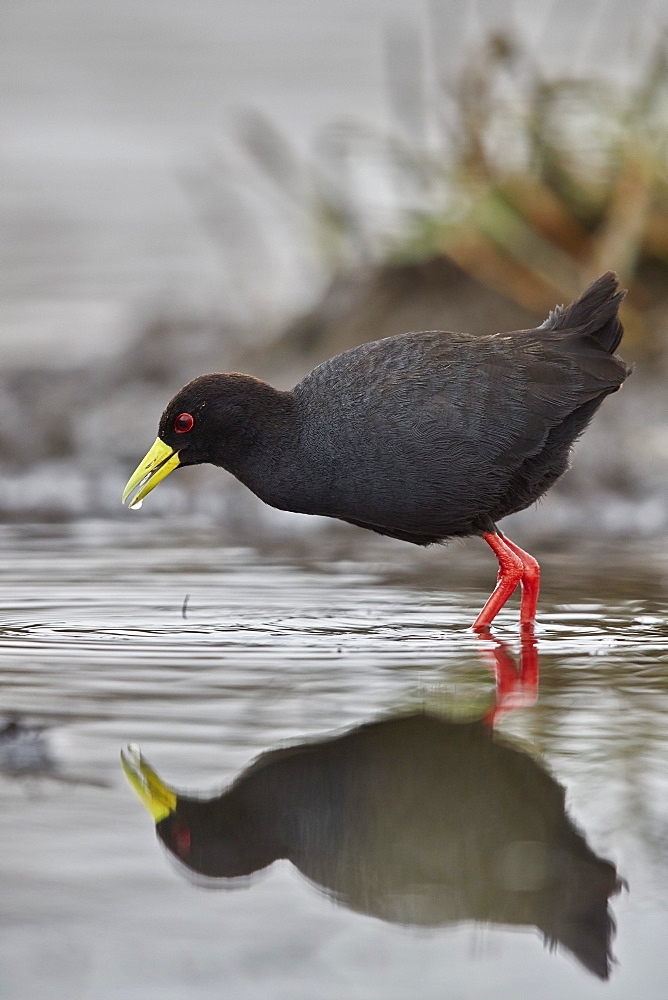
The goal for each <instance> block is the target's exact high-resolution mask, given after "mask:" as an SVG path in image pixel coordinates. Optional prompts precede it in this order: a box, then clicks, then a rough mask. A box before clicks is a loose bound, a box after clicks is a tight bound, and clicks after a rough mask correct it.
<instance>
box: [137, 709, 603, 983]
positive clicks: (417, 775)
mask: <svg viewBox="0 0 668 1000" xmlns="http://www.w3.org/2000/svg"><path fill="white" fill-rule="evenodd" d="M123 764H124V768H125V771H126V774H127V775H128V778H129V779H130V782H131V783H132V785H133V787H134V788H135V789H136V791H137V792H138V794H139V796H140V798H141V799H142V801H143V803H144V805H145V806H146V807H147V808H148V810H149V811H150V812H151V815H152V816H153V818H154V819H155V821H156V830H157V833H158V836H159V837H160V839H161V840H162V841H163V842H164V843H165V844H166V846H167V847H168V848H169V850H170V851H172V852H173V853H174V854H175V855H176V856H178V857H179V858H180V859H181V860H182V861H183V862H184V863H185V864H186V865H187V866H188V867H189V868H190V869H192V870H193V871H195V872H198V873H200V874H203V875H208V876H213V877H216V878H221V879H222V878H229V877H234V876H240V875H249V874H250V873H252V872H255V871H257V870H258V869H261V868H264V867H266V866H267V865H269V864H271V863H272V862H273V861H275V860H276V859H278V858H287V859H289V860H290V861H291V862H292V863H293V864H294V865H295V866H296V867H297V868H298V869H299V870H300V871H301V872H302V873H303V874H304V875H305V876H306V877H307V878H309V879H310V880H311V881H312V882H313V883H315V884H316V885H317V886H319V887H321V888H322V889H324V890H325V891H326V892H327V893H328V894H329V895H331V896H332V897H333V898H335V899H336V900H337V901H339V902H340V903H343V904H345V905H346V906H348V907H350V908H351V909H355V910H359V911H362V912H364V913H367V914H370V915H372V916H376V917H380V918H381V919H383V920H387V921H392V922H398V923H402V924H412V925H421V926H436V925H442V924H448V923H453V922H458V921H463V920H477V921H485V922H490V923H495V924H508V925H516V926H534V927H536V928H538V930H539V931H540V932H541V933H542V935H543V937H544V939H545V941H546V943H549V944H550V945H553V946H554V945H562V946H564V947H565V948H567V949H568V950H569V951H571V952H572V953H573V954H574V955H575V956H576V958H578V959H579V961H580V962H582V963H583V964H584V965H585V966H586V967H587V968H588V969H590V970H591V971H592V972H594V973H595V974H596V975H597V976H600V977H601V978H607V976H608V975H609V971H610V964H611V955H610V941H611V937H612V932H613V919H612V916H611V914H610V912H609V909H608V898H609V897H610V896H611V895H612V894H613V893H614V892H615V891H616V890H617V888H618V880H617V876H616V872H615V868H614V866H613V865H612V864H611V863H610V862H609V861H604V860H603V859H601V858H599V857H597V856H596V855H595V854H594V853H593V852H592V851H591V850H590V848H589V847H588V846H587V844H586V842H585V839H584V837H583V836H582V835H581V834H580V833H579V832H578V831H577V830H576V829H575V827H574V826H573V824H572V823H571V822H570V820H569V819H568V817H567V815H566V812H565V805H564V791H563V789H562V788H561V786H560V785H558V784H557V782H556V781H554V779H553V778H551V777H550V776H549V775H548V774H547V773H546V771H545V770H544V769H543V768H542V767H541V766H540V765H539V764H538V763H536V761H535V760H534V759H533V758H532V757H530V756H529V755H528V754H527V753H525V752H523V751H521V750H518V749H516V748H515V747H513V746H510V745H508V744H507V743H505V742H502V741H500V740H498V739H497V738H496V737H495V735H494V733H493V731H492V730H491V728H490V727H489V726H486V725H484V724H483V723H481V722H475V723H454V722H447V721H444V720H443V719H441V718H439V717H436V716H432V715H429V714H422V713H419V714H413V715H408V716H405V717H399V718H394V719H389V720H384V721H379V722H372V723H369V724H366V725H363V726H360V727H359V728H357V729H353V730H351V731H349V732H347V733H344V734H343V735H339V736H334V737H329V738H326V739H322V740H317V741H313V742H308V743H305V744H303V745H301V746H295V747H291V748H288V749H279V750H275V751H271V752H268V753H265V754H263V755H262V756H261V757H260V758H259V759H258V760H257V761H255V763H253V764H252V765H251V766H250V767H249V768H248V769H247V770H246V771H244V772H243V773H242V774H241V775H240V776H239V777H238V778H237V780H236V781H235V782H234V783H233V784H232V785H231V787H229V788H228V789H227V790H226V791H224V792H223V793H222V794H220V795H216V796H215V797H213V798H211V799H208V800H207V799H197V798H194V797H190V796H188V795H181V794H179V793H177V792H175V791H173V790H172V789H170V788H169V787H168V786H167V785H165V784H164V783H163V782H162V781H161V780H160V778H158V776H157V775H156V774H155V772H154V771H153V770H152V769H151V768H150V767H149V765H148V764H147V763H146V761H145V760H144V759H143V758H142V756H141V754H140V753H139V752H138V751H137V750H136V749H132V748H131V749H129V750H128V752H127V754H124V755H123Z"/></svg>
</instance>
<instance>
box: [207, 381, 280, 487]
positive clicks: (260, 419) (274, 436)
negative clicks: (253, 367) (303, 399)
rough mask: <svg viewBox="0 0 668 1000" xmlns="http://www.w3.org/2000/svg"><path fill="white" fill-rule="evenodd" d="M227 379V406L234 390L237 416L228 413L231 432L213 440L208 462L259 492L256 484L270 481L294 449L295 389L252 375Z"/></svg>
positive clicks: (227, 418)
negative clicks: (290, 390) (280, 386)
mask: <svg viewBox="0 0 668 1000" xmlns="http://www.w3.org/2000/svg"><path fill="white" fill-rule="evenodd" d="M226 379H227V380H228V382H229V384H227V385H226V406H228V407H229V404H230V398H231V396H232V394H233V393H234V416H233V418H232V419H230V413H229V412H228V413H227V414H226V419H225V423H226V425H227V427H228V433H226V434H225V435H223V436H222V437H221V438H220V439H219V440H218V441H217V442H216V441H214V442H213V443H212V446H211V454H210V458H209V461H210V462H211V463H212V464H213V465H218V466H220V467H221V468H223V469H226V470H227V471H228V472H231V473H232V474H233V475H234V476H236V477H237V479H240V480H241V481H242V482H243V483H245V484H246V485H247V486H249V487H250V489H252V490H253V491H254V492H256V493H257V492H259V491H258V489H257V488H256V487H257V484H258V483H259V482H262V481H264V482H266V483H271V481H272V479H275V478H276V474H277V472H278V471H279V470H280V468H281V466H282V460H284V458H285V456H286V454H289V452H290V451H291V450H294V448H295V442H296V439H297V437H298V429H297V424H298V419H297V403H296V400H295V398H294V395H293V394H292V392H283V391H281V390H280V389H276V388H274V386H272V385H269V383H268V382H263V381H262V380H261V379H256V378H253V377H252V376H250V375H234V376H226ZM232 380H234V381H232ZM270 502H271V501H270Z"/></svg>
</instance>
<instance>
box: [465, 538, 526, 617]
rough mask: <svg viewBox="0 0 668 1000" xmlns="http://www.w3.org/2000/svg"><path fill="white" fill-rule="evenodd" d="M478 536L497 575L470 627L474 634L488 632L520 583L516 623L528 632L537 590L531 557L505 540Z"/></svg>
mask: <svg viewBox="0 0 668 1000" xmlns="http://www.w3.org/2000/svg"><path fill="white" fill-rule="evenodd" d="M482 537H483V538H484V539H485V541H486V542H487V544H488V545H489V546H490V548H491V549H493V551H494V553H495V554H496V558H497V559H498V560H499V575H498V578H497V584H496V587H495V588H494V592H493V593H492V596H491V597H490V598H489V600H488V601H487V603H486V604H485V607H484V608H483V609H482V611H481V612H480V614H479V615H478V617H477V618H476V620H475V622H474V623H473V628H474V629H475V630H476V631H478V632H481V631H483V630H484V629H488V628H489V626H490V625H491V623H492V621H493V620H494V618H496V616H497V615H498V613H499V611H500V610H501V608H502V607H503V606H504V604H505V603H506V601H507V600H508V598H509V597H511V596H512V594H514V592H515V590H516V588H517V584H518V583H520V582H521V584H522V603H521V606H520V623H521V625H522V630H523V631H528V632H532V631H533V626H534V621H535V619H536V605H537V603H538V591H539V589H540V566H539V565H538V563H537V562H536V560H535V559H534V557H533V556H531V555H529V553H528V552H525V551H524V549H521V548H520V547H519V545H515V543H514V542H511V541H510V539H509V538H506V537H505V536H503V535H500V534H497V533H496V532H487V533H486V534H484V535H483V536H482Z"/></svg>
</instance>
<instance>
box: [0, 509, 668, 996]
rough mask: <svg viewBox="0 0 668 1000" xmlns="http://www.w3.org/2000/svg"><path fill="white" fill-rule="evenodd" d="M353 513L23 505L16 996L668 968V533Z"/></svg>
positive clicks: (287, 991)
mask: <svg viewBox="0 0 668 1000" xmlns="http://www.w3.org/2000/svg"><path fill="white" fill-rule="evenodd" d="M341 537H342V538H343V541H341V538H339V536H333V537H331V538H330V537H323V538H319V537H316V536H312V537H310V538H307V539H306V540H305V541H304V540H301V541H300V542H299V544H297V543H296V542H295V541H294V540H293V542H290V543H284V544H280V545H268V544H264V545H262V546H260V547H257V546H251V545H249V544H245V543H244V544H242V543H241V541H237V543H236V544H230V543H229V541H228V542H227V543H225V544H223V543H222V542H221V539H220V536H218V535H217V533H216V532H215V531H214V530H213V529H212V528H211V527H206V526H197V527H195V528H192V529H191V530H189V531H188V532H185V531H183V530H182V529H181V528H180V527H179V526H178V525H175V524H172V523H170V522H168V521H156V520H151V519H150V518H144V517H143V515H138V516H137V517H136V518H135V519H134V520H133V521H132V522H128V523H127V524H122V525H121V524H102V523H84V524H79V525H75V526H66V527H63V526H41V527H35V526H20V527H16V526H14V527H11V528H5V529H4V530H3V531H2V532H1V533H0V556H1V559H2V580H1V581H0V587H1V589H2V600H1V607H2V612H1V618H0V642H1V643H2V654H1V655H2V660H1V666H0V715H1V716H2V719H0V816H1V820H0V870H1V873H2V875H1V878H2V886H3V890H2V906H1V909H0V920H1V926H2V934H1V935H0V995H1V996H2V997H3V1000H15V998H16V1000H18V998H21V1000H24V998H26V997H40V998H51V997H53V998H60V997H63V998H64V997H67V998H73V1000H76V998H85V1000H88V998H91V1000H93V998H94V1000H106V998H112V997H113V998H117V997H122V998H141V1000H144V998H147V1000H153V998H156V1000H157V998H161V1000H164V998H183V997H188V998H200V997H201V998H208V997H214V996H215V997H234V998H235V1000H244V998H246V997H248V998H251V997H253V998H255V997H258V996H262V997H267V998H271V1000H273V998H281V1000H282V998H285V1000H301V998H303V1000H320V998H323V1000H329V998H332V1000H340V998H343V997H345V998H359V1000H374V998H379V1000H380V998H383V1000H395V998H396V1000H406V998H425V1000H426V998H432V997H433V998H436V997H438V998H442V997H445V996H448V997H453V998H456V1000H459V998H468V997H471V998H476V1000H477V998H485V997H509V998H510V997H512V998H517V997H527V998H528V997H535V996H539V995H540V996H542V997H546V998H563V997H564V996H569V997H573V998H587V997H598V996H601V995H604V994H605V995H607V996H609V997H615V998H617V997H630V996H632V995H638V996H642V997H646V998H654V997H656V998H659V997H663V996H665V982H666V976H667V975H668V954H667V953H666V947H665V941H666V934H667V932H668V912H667V906H666V898H667V890H668V832H667V831H668V795H667V794H666V793H667V791H668V781H667V777H668V727H667V726H666V719H667V718H668V676H667V674H668V624H667V616H666V612H667V609H668V549H667V548H666V546H665V545H663V547H661V548H659V551H657V546H651V545H648V544H643V545H642V546H636V547H633V546H627V547H626V548H625V550H624V551H623V553H621V554H616V553H613V552H612V551H611V550H610V549H609V548H608V549H606V550H603V549H594V548H591V549H590V548H588V547H586V548H584V549H581V550H580V551H578V552H574V553H571V554H568V555H564V554H559V553H552V554H548V555H544V554H543V558H542V564H543V570H544V591H543V597H542V601H541V604H540V628H539V630H538V633H537V646H536V648H533V647H531V644H529V643H525V644H524V648H522V644H521V643H520V639H519V635H518V631H517V625H516V621H517V609H516V607H513V608H510V609H509V610H508V611H506V612H504V613H503V614H502V615H501V616H500V619H499V625H498V628H497V629H496V632H495V635H496V640H497V641H492V640H488V641H487V642H485V641H483V640H481V639H479V638H477V637H476V636H474V635H472V634H471V633H470V632H469V631H467V628H466V626H467V625H468V624H470V622H471V621H473V619H474V617H475V614H476V613H477V611H478V610H479V608H480V606H481V605H482V603H483V601H484V599H485V597H486V591H487V590H488V589H489V588H490V587H491V585H492V583H493V577H494V567H493V565H492V563H491V562H490V560H489V557H487V556H486V554H485V553H481V558H480V559H478V553H477V549H476V544H475V542H473V543H471V544H470V545H469V544H468V543H467V545H465V546H462V547H453V548H450V549H447V550H445V551H443V550H441V551H440V552H435V553H432V552H431V551H430V552H428V553H421V552H413V551H412V550H411V549H409V548H408V547H407V546H401V545H397V546H395V545H393V544H392V543H386V542H385V541H384V540H381V539H378V540H376V539H373V538H371V539H369V540H367V539H366V538H365V537H364V536H363V535H361V533H352V534H349V533H346V534H345V535H343V536H341ZM351 546H352V548H351ZM537 554H540V553H537ZM186 596H187V600H186ZM537 662H539V665H540V687H539V692H538V697H537V698H536V690H535V685H534V683H533V682H534V681H535V677H534V676H533V673H534V668H535V666H536V664H537ZM515 664H516V665H515ZM495 706H496V711H495ZM492 723H493V726H492ZM128 744H138V745H139V746H140V747H141V753H142V754H143V755H144V756H143V757H142V758H140V757H139V755H138V751H137V750H134V751H130V752H128V751H127V750H126V753H127V755H128V760H129V770H130V771H132V769H133V767H134V769H135V773H136V774H139V775H140V774H141V770H142V767H143V768H144V770H145V772H146V768H147V765H146V762H147V761H148V762H150V765H151V766H152V767H153V768H154V769H155V771H156V772H157V773H158V774H159V775H160V778H161V779H162V781H163V782H165V786H169V787H170V788H173V789H176V790H177V792H179V793H182V794H184V795H186V796H190V797H191V798H198V799H199V800H198V801H196V802H194V803H192V802H190V803H188V802H186V803H185V804H184V803H183V799H182V798H181V799H178V800H177V813H175V814H174V815H177V814H178V816H179V824H177V826H176V827H175V828H173V829H172V830H171V832H170V831H169V830H166V829H165V828H164V826H163V827H162V829H163V839H164V840H166V841H167V842H168V843H170V844H171V847H172V851H171V852H169V851H168V850H167V849H166V848H165V847H164V846H163V844H162V843H161V842H160V841H158V839H157V838H156V835H155V825H154V821H153V819H152V818H151V816H150V815H149V813H148V812H147V811H146V810H145V809H144V808H143V807H142V804H141V803H140V801H139V798H138V797H137V795H136V794H135V792H134V791H133V789H132V788H131V786H130V784H129V782H128V780H127V778H126V776H125V775H124V773H123V770H122V768H121V764H120V757H119V754H120V751H121V750H122V749H124V748H127V746H128ZM286 747H289V748H291V749H287V750H286V749H285V748H286ZM281 748H282V749H281ZM258 758H259V759H258ZM253 761H255V763H254V764H253V766H252V767H251V768H250V769H249V765H251V762H253ZM137 780H138V779H137ZM232 782H236V784H235V787H234V789H233V790H232V791H229V790H228V791H226V788H227V786H229V785H230V784H231V783H232ZM562 789H564V790H565V798H564V793H563V792H562ZM202 798H203V799H213V800H214V801H213V802H212V803H211V804H208V805H207V804H206V803H205V802H203V801H202ZM179 803H180V805H179ZM179 810H180V812H179ZM212 876H215V877H212ZM212 890H213V891H212ZM615 926H616V931H615ZM544 939H547V945H546V944H545V943H544ZM608 953H609V954H608ZM608 964H609V972H610V976H609V979H608V980H607V981H605V979H603V978H601V977H604V976H605V975H606V972H607V971H608V969H607V967H608Z"/></svg>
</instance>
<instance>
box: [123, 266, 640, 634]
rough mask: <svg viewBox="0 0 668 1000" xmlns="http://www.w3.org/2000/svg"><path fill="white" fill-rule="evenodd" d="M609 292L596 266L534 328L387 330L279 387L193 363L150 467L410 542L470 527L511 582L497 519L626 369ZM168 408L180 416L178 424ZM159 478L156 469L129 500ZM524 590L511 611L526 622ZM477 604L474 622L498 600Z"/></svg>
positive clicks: (536, 483)
mask: <svg viewBox="0 0 668 1000" xmlns="http://www.w3.org/2000/svg"><path fill="white" fill-rule="evenodd" d="M623 296H624V292H623V291H620V289H619V287H618V282H617V279H616V276H615V275H614V274H613V273H612V272H608V273H607V274H605V275H603V276H602V277H601V278H599V279H598V280H597V281H595V282H593V284H591V285H590V286H589V288H587V289H586V291H585V292H584V293H583V294H582V295H581V297H580V298H579V299H578V300H577V301H575V302H574V303H572V304H571V305H570V306H568V307H567V308H562V307H557V308H556V309H555V310H554V311H553V312H552V313H551V314H550V316H549V318H548V319H547V320H546V321H545V323H543V324H542V326H540V327H538V328H537V329H533V330H521V331H516V332H514V333H498V334H493V335H491V336H485V337H477V336H474V335H472V334H465V333H443V332H433V331H432V332H423V333H406V334H403V335H400V336H396V337H389V338H386V339H384V340H378V341H374V342H373V343H368V344H363V345H361V346H360V347H356V348H354V349H353V350H350V351H346V352H344V353H343V354H339V355H338V356H336V357H334V358H332V359H331V360H330V361H327V362H325V363H324V364H322V365H319V366H318V367H317V368H315V369H314V370H313V371H312V372H311V373H310V374H309V375H307V376H306V377H305V378H304V379H303V380H302V381H301V382H300V383H299V384H298V385H297V386H296V387H295V388H294V389H293V390H292V391H291V392H281V391H279V390H277V389H274V388H273V387H272V386H270V385H268V384H267V383H266V382H262V381H260V380H259V379H255V378H252V377H251V376H247V375H239V374H211V375H203V376H201V377H199V378H196V379H194V380H193V381H192V382H189V383H188V384H187V385H186V386H184V387H183V388H182V389H181V390H180V391H179V392H178V393H177V394H176V396H175V397H174V398H173V399H172V401H171V402H170V403H169V404H168V406H167V408H166V409H165V412H164V413H163V415H162V418H161V421H160V427H159V442H161V443H162V448H163V449H167V450H163V451H161V453H160V454H161V456H163V459H162V465H161V468H162V466H164V464H165V462H164V459H165V457H166V456H170V457H172V460H173V461H175V463H176V464H179V465H194V464H198V463H202V462H209V463H212V464H214V465H218V466H221V467H222V468H224V469H227V470H228V471H229V472H231V473H232V474H233V475H235V476H236V477H237V478H238V479H240V480H241V481H242V482H243V483H245V484H246V486H248V487H249V489H251V490H252V491H253V492H254V493H256V494H257V496H259V497H260V498H261V499H262V500H264V501H265V502H266V503H268V504H271V505H272V506H274V507H278V508H281V509H284V510H291V511H296V512H300V513H305V514H320V515H325V516H328V517H334V518H339V519H341V520H344V521H348V522H350V523H352V524H356V525H359V526H361V527H365V528H370V529H372V530H373V531H376V532H379V533H381V534H384V535H389V536H392V537H394V538H399V539H402V540H404V541H408V542H412V543H414V544H417V545H429V544H431V543H433V542H438V541H443V540H444V539H446V538H450V537H455V536H465V535H474V534H477V535H482V536H483V537H485V538H486V540H487V541H489V543H490V544H491V545H492V547H493V548H494V550H495V551H496V552H497V556H498V557H499V560H500V563H501V570H502V577H503V576H504V573H506V570H507V572H508V573H511V570H512V573H511V576H513V574H514V577H516V579H514V585H513V586H512V590H514V589H515V586H516V585H517V583H518V582H520V580H522V582H524V579H525V571H526V569H527V563H526V562H525V561H523V559H522V556H523V555H525V554H520V553H521V550H518V549H516V548H514V549H513V551H511V552H510V554H508V553H507V551H506V549H507V546H506V545H505V542H504V541H503V539H502V535H501V533H500V532H499V530H498V528H497V527H496V522H497V521H499V520H500V519H501V518H503V517H505V516H506V515H508V514H511V513H514V512H515V511H519V510H522V509H524V508H525V507H528V506H529V505H530V504H532V503H533V502H534V501H536V500H537V499H538V498H539V497H540V496H542V495H543V494H544V493H545V491H546V490H548V489H549V488H550V486H552V484H553V483H554V482H555V481H556V480H557V479H558V478H559V476H561V475H562V473H563V472H564V471H565V470H566V468H567V467H568V462H569V454H570V449H571V447H572V445H573V443H574V441H575V440H576V438H577V437H578V436H579V435H580V434H581V433H582V432H583V431H584V429H585V427H586V426H587V424H588V423H589V421H590V420H591V418H592V416H593V415H594V413H595V411H596V409H597V408H598V406H599V405H600V403H601V402H602V400H603V399H604V397H605V396H606V395H608V394H609V393H611V392H614V391H615V390H616V389H618V388H619V387H620V386H621V384H622V383H623V381H624V379H625V378H626V376H627V375H628V373H629V369H628V368H627V366H626V365H625V363H624V362H623V361H622V360H621V359H620V358H618V357H616V356H615V355H614V351H615V349H616V348H617V346H618V344H619V341H620V339H621V336H622V326H621V323H620V321H619V318H618V315H617V313H618V308H619V305H620V302H621V300H622V298H623ZM181 417H184V418H185V417H189V418H190V420H191V422H192V423H191V426H190V427H189V428H188V429H187V430H184V429H182V428H180V427H179V426H178V424H177V421H178V419H180V418H181ZM156 444H158V442H156ZM150 455H151V453H149V455H148V456H147V459H149V458H150ZM174 456H177V457H176V458H174ZM149 464H150V463H148V464H147V463H146V461H145V464H144V465H143V466H142V465H140V466H139V468H138V469H137V472H136V473H135V476H134V477H133V478H132V479H131V480H130V483H129V484H128V490H126V493H127V492H130V491H131V487H132V488H133V487H134V486H136V485H138V484H139V483H140V482H141V481H143V478H145V475H144V476H143V477H142V476H141V475H140V473H142V472H143V471H145V470H146V469H148V468H149ZM154 464H155V463H154ZM160 478H162V476H161V475H160V471H158V473H157V474H154V475H153V476H152V477H151V479H149V482H147V483H146V485H145V486H144V488H143V489H142V490H140V492H139V494H138V498H139V497H142V496H144V495H145V494H146V493H147V492H149V490H150V489H151V488H152V487H153V485H155V484H156V482H157V481H158V480H159V479H160ZM151 480H154V481H153V482H152V481H151ZM135 499H137V498H135ZM491 536H496V537H491ZM513 552H514V553H515V554H514V555H513ZM527 558H528V559H529V560H530V563H531V564H532V567H531V572H533V573H534V574H537V564H535V560H532V559H531V557H527ZM504 559H505V560H506V562H507V563H508V566H510V569H508V567H507V566H506V564H505V563H504ZM508 560H509V562H508ZM533 567H535V569H534V568H533ZM518 573H519V576H518V575H517V574H518ZM506 576H507V573H506ZM511 583H512V580H511V579H510V577H508V579H507V580H506V584H505V589H506V590H507V589H508V588H509V587H510V585H511ZM529 589H530V588H528V587H527V591H528V590H529ZM512 590H511V592H512ZM536 594H537V583H536ZM506 599H507V598H506ZM496 603H498V600H497V601H496ZM532 603H533V612H535V601H534V600H533V597H532V598H531V599H530V600H529V599H527V606H526V607H525V608H523V614H522V619H523V621H527V622H528V621H529V619H531V620H532V619H533V612H532V607H531V605H532ZM486 609H487V612H486V614H485V615H483V618H484V620H481V619H480V617H479V620H478V622H477V623H476V624H477V625H478V626H479V627H482V626H486V625H488V624H489V621H491V618H492V617H494V614H496V611H498V608H497V607H495V606H493V607H489V608H488V606H487V605H486ZM490 616H491V617H490Z"/></svg>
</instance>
